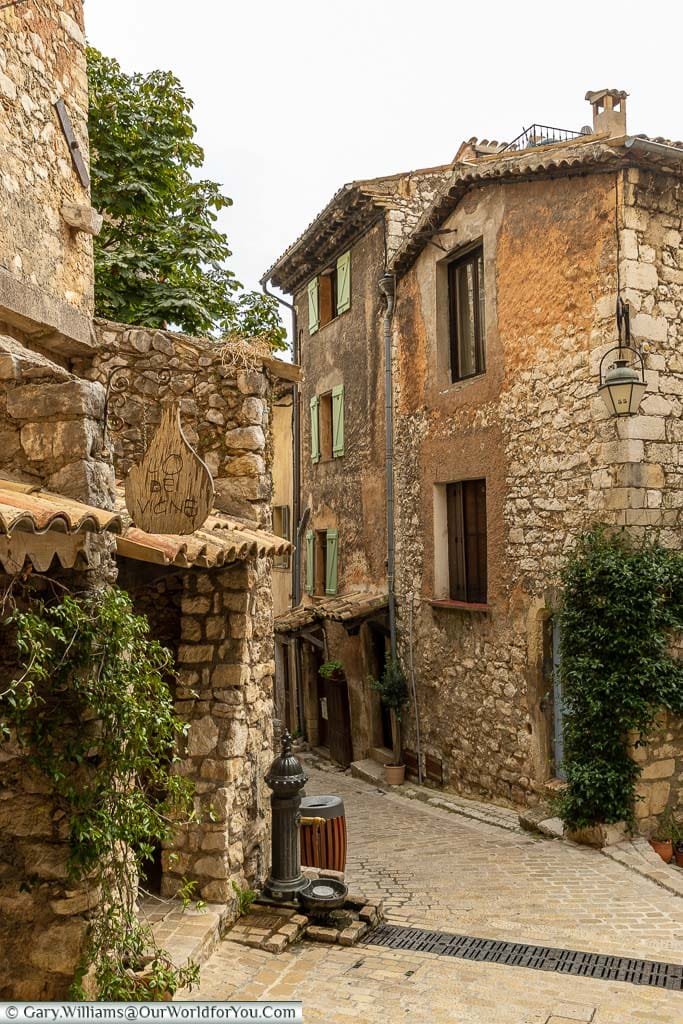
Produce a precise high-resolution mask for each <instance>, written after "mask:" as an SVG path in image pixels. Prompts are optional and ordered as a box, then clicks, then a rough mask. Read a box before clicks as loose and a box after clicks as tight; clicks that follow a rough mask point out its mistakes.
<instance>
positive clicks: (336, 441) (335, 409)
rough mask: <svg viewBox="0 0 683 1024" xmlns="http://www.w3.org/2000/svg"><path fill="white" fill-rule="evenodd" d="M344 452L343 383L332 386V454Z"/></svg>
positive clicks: (337, 454) (337, 455) (336, 454)
mask: <svg viewBox="0 0 683 1024" xmlns="http://www.w3.org/2000/svg"><path fill="white" fill-rule="evenodd" d="M343 454H344V385H343V384H339V385H338V386H337V387H336V388H332V455H333V456H334V457H335V458H339V456H340V455H343Z"/></svg>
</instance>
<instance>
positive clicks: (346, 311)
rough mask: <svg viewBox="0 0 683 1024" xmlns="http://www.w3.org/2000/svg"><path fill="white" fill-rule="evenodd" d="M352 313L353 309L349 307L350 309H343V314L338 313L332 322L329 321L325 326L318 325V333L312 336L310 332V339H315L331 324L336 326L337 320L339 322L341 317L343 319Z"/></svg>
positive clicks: (315, 332)
mask: <svg viewBox="0 0 683 1024" xmlns="http://www.w3.org/2000/svg"><path fill="white" fill-rule="evenodd" d="M350 311H351V307H350V306H349V308H348V309H343V310H342V311H341V313H337V315H336V316H333V317H332V319H331V320H327V321H326V322H325V323H324V324H318V330H317V331H313V334H311V333H310V331H309V334H308V336H309V338H315V336H316V334H320V332H321V331H324V330H325V328H326V327H329V326H330V324H336V322H337V320H339V319H340V318H341V317H343V316H344V315H345V314H346V313H349V312H350Z"/></svg>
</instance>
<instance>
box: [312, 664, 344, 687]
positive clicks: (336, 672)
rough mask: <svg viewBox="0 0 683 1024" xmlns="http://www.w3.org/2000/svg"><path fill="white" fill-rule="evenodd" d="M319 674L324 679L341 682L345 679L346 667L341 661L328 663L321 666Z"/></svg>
mask: <svg viewBox="0 0 683 1024" xmlns="http://www.w3.org/2000/svg"><path fill="white" fill-rule="evenodd" d="M318 673H319V675H321V676H322V677H323V679H332V680H335V681H336V682H339V681H340V680H342V679H343V678H344V666H343V665H342V663H341V661H326V662H325V664H324V665H321V666H320V668H319V669H318Z"/></svg>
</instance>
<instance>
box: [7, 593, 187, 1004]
mask: <svg viewBox="0 0 683 1024" xmlns="http://www.w3.org/2000/svg"><path fill="white" fill-rule="evenodd" d="M10 622H11V623H13V625H14V628H15V629H16V643H17V647H18V650H19V654H20V657H21V660H22V662H23V672H22V673H21V675H19V677H18V678H17V679H15V680H14V681H13V682H12V683H11V685H10V686H9V687H8V689H7V690H6V691H5V692H4V693H3V694H1V695H0V730H1V731H2V732H3V734H4V738H5V739H7V738H8V737H14V738H15V739H16V741H17V742H19V743H20V744H21V746H22V748H23V750H24V752H25V754H26V756H27V758H28V759H29V761H30V763H32V764H33V765H34V766H35V767H36V768H38V769H39V770H40V771H41V772H42V773H43V774H44V775H45V776H46V777H47V779H49V781H50V783H51V785H52V788H53V793H54V798H55V799H56V800H57V801H58V803H59V805H60V807H61V809H62V810H63V812H64V814H65V815H66V820H68V822H69V842H70V858H69V866H70V874H71V877H72V879H73V880H74V881H77V882H79V883H80V884H82V885H83V886H87V887H88V888H89V889H90V891H91V892H93V893H98V894H99V906H98V912H97V915H96V916H95V919H94V921H93V923H92V925H91V930H90V936H89V943H88V949H87V953H86V959H85V961H84V963H83V965H82V970H81V972H80V973H81V975H83V974H85V972H86V971H87V970H89V969H92V973H93V974H94V978H95V983H96V986H97V996H98V998H100V999H149V998H151V999H154V998H155V997H158V996H159V995H161V994H162V993H164V992H171V993H172V992H174V991H175V990H176V988H178V987H180V986H182V985H186V984H192V983H193V982H194V981H195V980H196V977H197V970H196V967H195V966H194V965H192V964H188V965H186V966H185V967H183V968H180V969H176V968H175V967H174V966H173V964H172V963H171V961H170V960H169V958H168V956H167V955H166V954H165V953H164V952H163V950H160V949H158V948H157V947H156V946H155V944H154V940H153V936H152V934H151V930H150V929H149V927H146V926H145V925H144V924H142V923H141V922H140V921H139V920H138V915H137V907H136V895H137V879H138V874H139V873H140V870H141V868H142V866H143V864H144V862H145V861H146V860H147V859H149V858H150V857H151V856H152V854H153V844H154V843H155V842H158V841H160V840H161V839H165V838H168V837H169V836H170V835H171V829H172V823H173V821H174V820H179V819H181V818H182V817H186V816H187V815H188V814H191V813H192V799H191V797H192V787H191V784H190V782H189V781H188V780H187V779H186V778H184V777H183V776H181V775H179V774H177V773H176V772H175V771H174V770H173V762H174V760H175V758H176V754H175V747H176V741H177V740H178V738H179V737H180V734H181V733H182V732H183V731H184V728H185V727H184V726H183V723H182V722H180V720H179V719H178V718H176V716H175V713H174V709H173V700H172V696H171V693H170V689H169V686H168V678H169V673H170V671H171V666H172V656H171V654H170V652H169V651H167V650H166V649H165V648H163V647H161V645H160V644H159V643H158V642H157V641H155V640H151V639H150V637H149V625H148V623H147V620H146V619H144V618H142V617H140V616H137V615H135V614H133V611H132V608H131V604H130V598H129V597H128V595H127V594H126V593H125V592H124V591H121V590H118V589H116V588H112V589H108V590H105V591H103V592H99V593H93V594H89V595H87V596H85V597H83V598H75V597H73V596H71V595H67V596H66V597H65V598H64V599H63V600H62V601H60V602H58V603H53V604H44V603H40V602H35V601H34V602H31V603H30V606H29V610H28V611H20V610H16V611H15V612H14V613H13V615H12V616H11V619H10ZM146 959H150V960H151V962H150V963H149V964H148V966H147V969H146V971H145V972H144V976H143V977H142V978H141V977H140V975H139V974H138V973H136V969H137V968H138V967H139V966H140V965H141V964H143V963H144V962H145V960H146ZM74 994H76V995H83V991H82V989H79V987H78V984H76V986H75V988H74Z"/></svg>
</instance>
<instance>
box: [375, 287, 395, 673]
mask: <svg viewBox="0 0 683 1024" xmlns="http://www.w3.org/2000/svg"><path fill="white" fill-rule="evenodd" d="M379 290H380V292H381V293H382V295H383V296H384V297H385V298H386V300H387V308H386V311H385V313H384V408H385V414H386V416H385V419H386V488H387V598H388V603H389V638H390V645H391V660H392V662H395V661H396V660H397V654H396V593H395V584H396V580H395V576H396V553H395V548H396V545H395V539H394V396H393V383H392V373H391V321H392V317H393V315H394V298H395V295H396V278H395V277H394V275H393V274H384V275H383V276H382V277H381V278H380V282H379Z"/></svg>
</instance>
